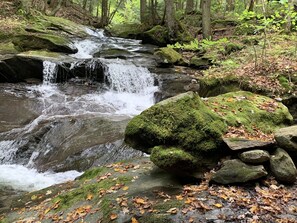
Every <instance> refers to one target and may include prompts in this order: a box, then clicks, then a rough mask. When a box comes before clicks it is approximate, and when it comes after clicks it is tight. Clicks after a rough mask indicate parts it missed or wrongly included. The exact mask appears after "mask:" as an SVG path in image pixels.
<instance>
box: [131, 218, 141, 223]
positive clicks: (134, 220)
mask: <svg viewBox="0 0 297 223" xmlns="http://www.w3.org/2000/svg"><path fill="white" fill-rule="evenodd" d="M131 223H139V222H138V221H137V219H136V218H134V217H132V219H131Z"/></svg>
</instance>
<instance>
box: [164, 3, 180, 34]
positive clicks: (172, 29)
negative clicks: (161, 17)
mask: <svg viewBox="0 0 297 223" xmlns="http://www.w3.org/2000/svg"><path fill="white" fill-rule="evenodd" d="M165 5H166V6H165V7H166V9H165V14H166V26H167V28H168V32H169V37H170V38H174V37H175V36H176V35H175V34H176V27H177V26H176V20H175V11H174V5H173V0H165Z"/></svg>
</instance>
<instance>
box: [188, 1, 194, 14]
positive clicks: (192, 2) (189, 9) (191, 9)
mask: <svg viewBox="0 0 297 223" xmlns="http://www.w3.org/2000/svg"><path fill="white" fill-rule="evenodd" d="M193 10H194V0H187V2H186V13H190V12H192V11H193Z"/></svg>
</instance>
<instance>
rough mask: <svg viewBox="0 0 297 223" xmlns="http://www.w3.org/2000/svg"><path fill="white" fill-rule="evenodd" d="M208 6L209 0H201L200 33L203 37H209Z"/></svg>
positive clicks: (209, 4)
mask: <svg viewBox="0 0 297 223" xmlns="http://www.w3.org/2000/svg"><path fill="white" fill-rule="evenodd" d="M210 6H211V0H202V34H203V38H204V39H210V38H211V21H210Z"/></svg>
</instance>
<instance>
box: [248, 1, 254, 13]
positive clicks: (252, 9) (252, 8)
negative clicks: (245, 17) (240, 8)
mask: <svg viewBox="0 0 297 223" xmlns="http://www.w3.org/2000/svg"><path fill="white" fill-rule="evenodd" d="M254 5H255V0H251V1H250V6H249V9H248V11H249V12H253V11H254Z"/></svg>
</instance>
